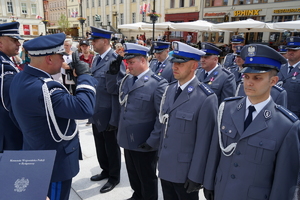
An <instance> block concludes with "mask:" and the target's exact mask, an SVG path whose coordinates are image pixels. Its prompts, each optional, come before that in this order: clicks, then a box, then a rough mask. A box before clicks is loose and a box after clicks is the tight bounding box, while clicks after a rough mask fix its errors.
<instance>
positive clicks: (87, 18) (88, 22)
mask: <svg viewBox="0 0 300 200" xmlns="http://www.w3.org/2000/svg"><path fill="white" fill-rule="evenodd" d="M86 21H87V23H86V24H85V27H87V26H90V16H87V17H86Z"/></svg>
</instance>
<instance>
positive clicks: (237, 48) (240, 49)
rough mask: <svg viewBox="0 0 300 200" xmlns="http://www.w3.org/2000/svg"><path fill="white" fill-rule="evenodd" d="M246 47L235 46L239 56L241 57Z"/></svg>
mask: <svg viewBox="0 0 300 200" xmlns="http://www.w3.org/2000/svg"><path fill="white" fill-rule="evenodd" d="M243 47H244V46H241V45H238V46H235V49H236V51H235V52H236V55H237V56H240V55H241V51H242V49H243Z"/></svg>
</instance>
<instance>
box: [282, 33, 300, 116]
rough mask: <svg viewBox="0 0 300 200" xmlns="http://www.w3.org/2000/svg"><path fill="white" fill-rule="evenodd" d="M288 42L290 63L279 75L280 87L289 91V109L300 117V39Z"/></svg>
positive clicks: (292, 39)
mask: <svg viewBox="0 0 300 200" xmlns="http://www.w3.org/2000/svg"><path fill="white" fill-rule="evenodd" d="M286 41H287V45H286V48H287V53H286V54H287V58H288V63H286V64H284V65H283V66H282V67H281V69H280V72H279V73H278V76H279V81H278V85H279V86H282V87H283V88H284V89H286V91H287V99H288V105H287V108H288V109H289V110H290V111H292V112H293V113H295V114H296V115H297V116H298V117H300V104H299V99H300V92H299V91H300V37H289V38H287V39H286Z"/></svg>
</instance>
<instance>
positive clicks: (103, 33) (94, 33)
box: [89, 26, 113, 40]
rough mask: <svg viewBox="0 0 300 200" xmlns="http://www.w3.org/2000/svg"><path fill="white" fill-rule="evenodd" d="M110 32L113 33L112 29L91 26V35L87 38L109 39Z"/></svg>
mask: <svg viewBox="0 0 300 200" xmlns="http://www.w3.org/2000/svg"><path fill="white" fill-rule="evenodd" d="M112 33H113V32H112V31H108V30H105V29H101V28H96V27H94V26H91V37H90V38H89V40H93V39H99V38H105V39H109V40H110V38H111V34H112Z"/></svg>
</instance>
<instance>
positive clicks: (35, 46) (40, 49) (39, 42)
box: [23, 33, 66, 56]
mask: <svg viewBox="0 0 300 200" xmlns="http://www.w3.org/2000/svg"><path fill="white" fill-rule="evenodd" d="M65 39H66V35H65V34H64V33H57V34H52V35H45V36H40V37H37V38H34V39H32V40H29V41H27V42H25V43H24V44H23V47H24V49H26V50H27V51H28V53H29V55H30V56H47V55H52V54H63V55H64V54H66V53H65V48H64V41H65Z"/></svg>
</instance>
